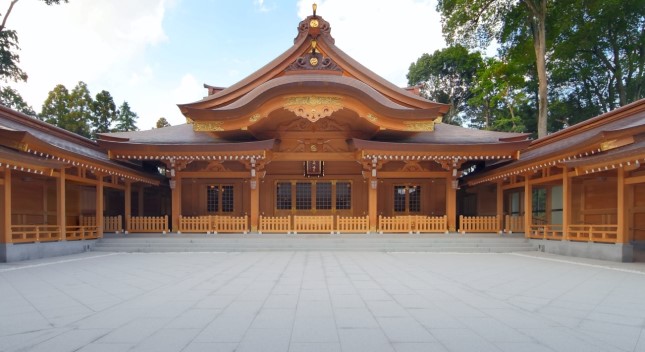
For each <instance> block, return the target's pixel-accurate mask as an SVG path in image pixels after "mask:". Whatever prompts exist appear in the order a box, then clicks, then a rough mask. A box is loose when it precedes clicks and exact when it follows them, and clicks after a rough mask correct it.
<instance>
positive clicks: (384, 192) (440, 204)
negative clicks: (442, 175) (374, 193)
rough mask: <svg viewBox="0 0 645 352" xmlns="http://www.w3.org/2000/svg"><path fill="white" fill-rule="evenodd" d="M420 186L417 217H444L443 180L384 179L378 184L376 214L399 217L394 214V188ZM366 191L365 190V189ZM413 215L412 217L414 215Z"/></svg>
mask: <svg viewBox="0 0 645 352" xmlns="http://www.w3.org/2000/svg"><path fill="white" fill-rule="evenodd" d="M396 185H419V186H421V212H420V213H418V215H429V216H443V215H446V180H445V179H385V180H379V184H378V187H379V188H378V214H379V215H384V216H393V215H401V214H398V213H396V214H395V213H394V186H396ZM365 190H366V191H367V189H365ZM416 214H417V213H414V214H413V215H416Z"/></svg>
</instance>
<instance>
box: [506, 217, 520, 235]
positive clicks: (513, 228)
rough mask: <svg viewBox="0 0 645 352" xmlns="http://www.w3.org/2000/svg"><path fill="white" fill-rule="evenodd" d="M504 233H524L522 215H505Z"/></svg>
mask: <svg viewBox="0 0 645 352" xmlns="http://www.w3.org/2000/svg"><path fill="white" fill-rule="evenodd" d="M504 232H506V233H513V232H524V215H506V216H505V217H504Z"/></svg>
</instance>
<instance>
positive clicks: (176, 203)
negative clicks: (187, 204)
mask: <svg viewBox="0 0 645 352" xmlns="http://www.w3.org/2000/svg"><path fill="white" fill-rule="evenodd" d="M173 181H174V182H175V187H172V188H171V192H172V194H171V198H172V220H171V221H172V232H177V231H179V216H180V215H181V178H180V177H175V178H174V179H172V180H171V181H170V182H173Z"/></svg>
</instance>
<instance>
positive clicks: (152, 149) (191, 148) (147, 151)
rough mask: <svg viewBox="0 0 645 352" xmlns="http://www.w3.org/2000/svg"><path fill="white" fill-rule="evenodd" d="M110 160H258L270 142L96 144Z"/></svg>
mask: <svg viewBox="0 0 645 352" xmlns="http://www.w3.org/2000/svg"><path fill="white" fill-rule="evenodd" d="M99 144H100V145H101V146H103V147H104V148H106V149H107V150H109V154H110V156H111V157H112V158H114V159H125V160H161V161H165V160H171V159H173V160H219V161H227V160H230V161H233V160H237V161H243V160H262V159H265V158H266V156H267V151H269V150H271V149H272V148H273V146H274V144H275V140H274V139H269V140H264V141H257V142H238V143H212V144H148V143H145V144H144V143H129V142H115V141H107V140H100V141H99Z"/></svg>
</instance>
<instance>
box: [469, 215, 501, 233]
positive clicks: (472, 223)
mask: <svg viewBox="0 0 645 352" xmlns="http://www.w3.org/2000/svg"><path fill="white" fill-rule="evenodd" d="M499 231H500V229H499V217H497V216H463V215H460V216H459V232H461V233H466V232H499Z"/></svg>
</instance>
